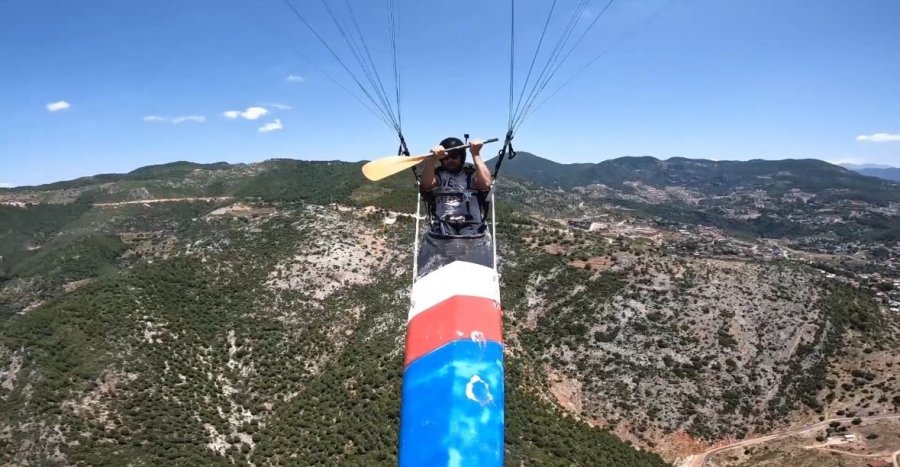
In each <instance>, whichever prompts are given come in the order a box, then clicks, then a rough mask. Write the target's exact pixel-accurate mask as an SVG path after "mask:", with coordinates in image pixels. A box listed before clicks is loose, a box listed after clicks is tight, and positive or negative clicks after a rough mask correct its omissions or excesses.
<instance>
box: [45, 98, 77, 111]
mask: <svg viewBox="0 0 900 467" xmlns="http://www.w3.org/2000/svg"><path fill="white" fill-rule="evenodd" d="M69 107H72V104H70V103H68V102H66V101H56V102H51V103H49V104H47V110H49V111H51V112H58V111H60V110H66V109H68V108H69Z"/></svg>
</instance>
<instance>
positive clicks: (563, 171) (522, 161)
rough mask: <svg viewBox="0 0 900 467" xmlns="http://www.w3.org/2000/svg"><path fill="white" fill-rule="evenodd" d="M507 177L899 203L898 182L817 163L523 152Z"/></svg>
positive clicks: (506, 168) (561, 184)
mask: <svg viewBox="0 0 900 467" xmlns="http://www.w3.org/2000/svg"><path fill="white" fill-rule="evenodd" d="M489 164H493V160H491V161H490V162H489ZM503 173H504V176H506V177H515V178H518V179H521V180H525V181H528V182H531V183H534V184H536V185H538V186H543V187H546V188H563V189H571V188H574V187H579V186H588V185H593V184H603V185H606V186H608V187H611V188H614V189H625V188H627V186H626V182H638V183H642V184H645V185H648V186H651V187H655V188H666V187H683V188H685V189H689V190H692V191H697V192H700V193H703V194H705V195H710V196H717V195H718V196H721V195H727V194H729V193H732V192H734V191H737V190H748V189H759V190H763V191H765V192H767V193H770V194H773V195H780V194H784V193H787V192H789V191H790V190H799V191H804V192H811V193H818V194H823V193H827V192H835V193H840V196H841V197H842V198H844V199H852V200H862V201H872V202H878V201H880V202H900V183H895V182H891V181H886V180H881V179H874V178H872V177H866V176H863V175H861V174H859V173H857V172H854V171H852V170H848V169H845V168H843V167H840V166H837V165H833V164H829V163H827V162H823V161H820V160H816V159H786V160H750V161H711V160H705V159H685V158H680V157H673V158H670V159H666V160H659V159H656V158H654V157H619V158H615V159H609V160H605V161H602V162H599V163H577V164H560V163H558V162H554V161H551V160H548V159H544V158H541V157H538V156H536V155H534V154H531V153H528V152H524V151H522V152H519V153H518V154H517V156H516V158H515V159H513V160H512V161H509V162H505V163H504V164H503Z"/></svg>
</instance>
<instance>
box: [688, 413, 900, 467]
mask: <svg viewBox="0 0 900 467" xmlns="http://www.w3.org/2000/svg"><path fill="white" fill-rule="evenodd" d="M859 418H861V419H862V420H863V421H875V420H890V419H898V420H900V415H898V414H886V415H874V416H871V417H859ZM852 420H853V418H832V419H829V420H823V421H821V422H818V423H815V424H812V425H807V426H805V427H800V428H794V429H792V430H787V431H782V432H778V433H773V434H771V435H766V436H761V437H759V438H753V439H746V440H743V441H739V442H737V443H733V444H729V445H727V446H719V447H717V448H713V449H710V450H708V451H706V452H702V453H700V454H694V455H692V456H688V457H687V458H685V459H684V460H682V461H681V462H680V463H679V464H678V467H705V466H706V461H707V459H709V458H710V457H711V456H714V455H716V454H718V453H720V452H723V451H728V450H731V449H736V448H740V447H746V446H752V445H754V444H760V443H765V442H766V441H772V440H776V439H781V438H786V437H788V436H794V435H799V434H803V433H807V432H809V431H813V430H821V429H823V428H825V427H826V426H828V424H829V423H831V422H841V423H844V422H850V421H852ZM898 454H900V451H898V452H896V453H894V467H900V465H898V459H897V456H898Z"/></svg>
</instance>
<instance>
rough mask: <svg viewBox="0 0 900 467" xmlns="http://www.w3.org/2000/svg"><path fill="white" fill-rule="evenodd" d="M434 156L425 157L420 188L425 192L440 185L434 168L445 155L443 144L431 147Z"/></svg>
mask: <svg viewBox="0 0 900 467" xmlns="http://www.w3.org/2000/svg"><path fill="white" fill-rule="evenodd" d="M431 152H433V153H434V155H433V156H431V157H428V158H426V159H425V162H423V165H422V176H421V177H419V189H420V190H422V191H425V192H428V191H431V190H433V189H435V188H437V186H438V181H437V177H435V175H434V169H435V166H436V165H437V161H439V160H441V158H442V157H444V155H445V151H444V147H443V146H435V147H433V148H431Z"/></svg>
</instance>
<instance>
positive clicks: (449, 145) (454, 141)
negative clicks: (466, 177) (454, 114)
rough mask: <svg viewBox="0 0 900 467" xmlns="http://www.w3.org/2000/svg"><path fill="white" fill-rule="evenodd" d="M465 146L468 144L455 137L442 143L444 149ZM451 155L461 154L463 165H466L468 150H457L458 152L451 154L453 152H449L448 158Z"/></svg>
mask: <svg viewBox="0 0 900 467" xmlns="http://www.w3.org/2000/svg"><path fill="white" fill-rule="evenodd" d="M464 144H466V143H464V142H463V141H462V140H461V139H459V138H455V137H453V136H451V137H449V138H444V140H443V141H441V146H443V148H444V149H449V148H455V147H456V146H462V145H464ZM451 154H459V156H460V160H461V163H462V164H465V163H466V150H465V148H463V149H457V150H455V151H452V152H451V151H447V155H448V156H449V155H451Z"/></svg>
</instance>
